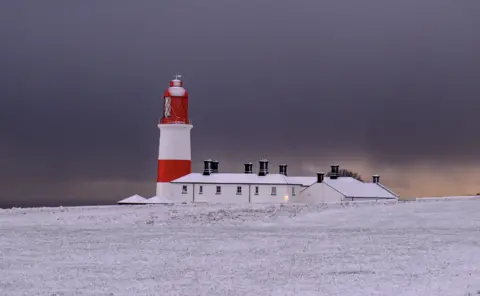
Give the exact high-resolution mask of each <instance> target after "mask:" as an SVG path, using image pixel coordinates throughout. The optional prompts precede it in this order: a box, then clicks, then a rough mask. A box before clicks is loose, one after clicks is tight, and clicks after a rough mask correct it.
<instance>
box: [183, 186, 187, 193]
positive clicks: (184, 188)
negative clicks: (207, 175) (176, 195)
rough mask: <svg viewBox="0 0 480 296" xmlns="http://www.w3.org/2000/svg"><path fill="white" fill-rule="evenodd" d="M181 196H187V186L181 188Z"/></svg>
mask: <svg viewBox="0 0 480 296" xmlns="http://www.w3.org/2000/svg"><path fill="white" fill-rule="evenodd" d="M182 194H187V185H183V186H182Z"/></svg>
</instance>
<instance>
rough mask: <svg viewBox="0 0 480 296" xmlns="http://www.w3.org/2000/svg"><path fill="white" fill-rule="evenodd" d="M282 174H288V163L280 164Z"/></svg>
mask: <svg viewBox="0 0 480 296" xmlns="http://www.w3.org/2000/svg"><path fill="white" fill-rule="evenodd" d="M278 168H279V173H280V175H284V176H287V165H286V164H281V165H279V166H278Z"/></svg>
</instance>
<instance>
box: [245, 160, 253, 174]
mask: <svg viewBox="0 0 480 296" xmlns="http://www.w3.org/2000/svg"><path fill="white" fill-rule="evenodd" d="M245 174H253V164H252V163H251V162H246V163H245Z"/></svg>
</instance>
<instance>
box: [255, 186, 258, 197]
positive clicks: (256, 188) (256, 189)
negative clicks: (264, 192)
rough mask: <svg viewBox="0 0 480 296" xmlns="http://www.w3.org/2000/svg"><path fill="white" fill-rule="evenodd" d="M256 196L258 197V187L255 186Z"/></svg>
mask: <svg viewBox="0 0 480 296" xmlns="http://www.w3.org/2000/svg"><path fill="white" fill-rule="evenodd" d="M255 195H258V186H255Z"/></svg>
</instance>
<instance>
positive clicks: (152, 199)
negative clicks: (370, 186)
mask: <svg viewBox="0 0 480 296" xmlns="http://www.w3.org/2000/svg"><path fill="white" fill-rule="evenodd" d="M145 203H147V204H173V202H172V201H171V200H169V199H167V198H165V197H158V196H153V197H150V198H149V199H147V200H146V202H145Z"/></svg>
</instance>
